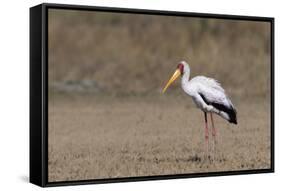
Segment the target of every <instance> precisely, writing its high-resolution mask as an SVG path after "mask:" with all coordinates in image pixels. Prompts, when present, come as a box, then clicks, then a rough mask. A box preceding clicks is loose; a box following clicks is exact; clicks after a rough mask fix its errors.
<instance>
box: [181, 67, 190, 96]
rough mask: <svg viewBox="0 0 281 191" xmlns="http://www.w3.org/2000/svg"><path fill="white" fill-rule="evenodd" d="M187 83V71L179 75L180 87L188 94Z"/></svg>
mask: <svg viewBox="0 0 281 191" xmlns="http://www.w3.org/2000/svg"><path fill="white" fill-rule="evenodd" d="M188 84H189V72H185V73H184V74H183V75H182V77H181V87H182V89H183V90H184V91H185V92H186V93H187V94H189V91H188Z"/></svg>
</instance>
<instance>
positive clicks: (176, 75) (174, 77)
mask: <svg viewBox="0 0 281 191" xmlns="http://www.w3.org/2000/svg"><path fill="white" fill-rule="evenodd" d="M180 75H181V71H180V69H176V71H175V72H174V74H173V75H172V77H171V78H170V79H169V81H168V82H167V84H166V86H165V87H164V88H163V90H162V93H165V91H166V90H167V89H168V87H169V86H170V85H171V84H172V83H173V82H174V81H175V80H176V79H177V78H178V77H179V76H180Z"/></svg>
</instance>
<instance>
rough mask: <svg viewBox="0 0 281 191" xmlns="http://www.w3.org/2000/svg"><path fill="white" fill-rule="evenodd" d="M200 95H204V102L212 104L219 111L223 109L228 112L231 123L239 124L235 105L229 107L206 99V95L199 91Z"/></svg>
mask: <svg viewBox="0 0 281 191" xmlns="http://www.w3.org/2000/svg"><path fill="white" fill-rule="evenodd" d="M199 95H200V96H201V97H202V99H203V100H204V102H205V103H206V104H207V105H212V106H213V107H214V108H216V109H218V110H219V111H223V112H225V113H227V114H228V116H229V120H228V121H229V122H230V123H234V124H237V117H236V110H235V108H234V107H232V106H230V107H228V106H225V105H223V104H220V103H215V102H210V101H208V100H207V99H206V97H205V96H204V95H203V94H202V93H199Z"/></svg>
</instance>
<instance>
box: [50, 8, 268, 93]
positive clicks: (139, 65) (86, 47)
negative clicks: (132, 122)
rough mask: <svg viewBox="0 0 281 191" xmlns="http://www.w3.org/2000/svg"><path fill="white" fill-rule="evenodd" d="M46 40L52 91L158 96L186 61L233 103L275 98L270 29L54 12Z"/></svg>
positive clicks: (235, 23) (246, 24)
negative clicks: (218, 84) (234, 100)
mask: <svg viewBox="0 0 281 191" xmlns="http://www.w3.org/2000/svg"><path fill="white" fill-rule="evenodd" d="M48 39H49V90H50V92H65V93H75V92H77V93H92V94H97V95H99V94H101V95H106V94H109V95H150V94H151V95H152V94H155V95H156V94H159V92H160V90H161V88H163V86H164V84H165V83H166V81H167V80H168V78H169V77H170V75H171V74H172V73H173V72H174V70H175V68H176V66H177V64H178V62H179V61H181V60H186V61H187V62H188V63H189V65H190V67H191V78H192V77H194V76H197V75H205V76H208V77H212V78H215V79H217V80H218V81H219V82H221V84H222V86H223V87H224V88H225V89H226V90H227V92H228V93H229V94H231V95H232V96H238V97H240V96H242V97H252V96H260V97H265V96H269V92H270V24H269V23H268V22H255V21H238V20H223V19H206V18H189V17H175V16H159V15H149V16H148V15H141V14H125V13H123V14H120V13H105V12H88V11H75V10H56V9H50V10H49V38H48ZM179 81H180V80H178V83H179ZM171 89H173V91H169V94H177V93H179V92H181V88H179V86H177V85H174V86H172V87H171Z"/></svg>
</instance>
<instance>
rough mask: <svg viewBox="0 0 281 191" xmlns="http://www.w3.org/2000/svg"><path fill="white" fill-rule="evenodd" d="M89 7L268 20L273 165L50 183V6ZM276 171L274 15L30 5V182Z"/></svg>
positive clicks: (59, 6) (73, 7)
mask: <svg viewBox="0 0 281 191" xmlns="http://www.w3.org/2000/svg"><path fill="white" fill-rule="evenodd" d="M52 8H55V9H68V10H82V11H83V10H87V11H101V12H115V13H134V14H148V15H151V14H152V15H169V16H183V17H200V18H217V19H230V20H246V21H264V22H269V23H270V26H271V50H270V52H271V66H270V67H271V68H270V72H271V78H270V82H271V167H270V168H269V169H261V170H243V171H228V172H226V171H223V172H210V173H193V174H174V175H161V176H143V177H128V178H112V179H97V180H79V181H61V182H48V166H47V165H48V130H47V129H48V9H52ZM271 172H274V18H271V17H256V16H240V15H222V14H206V13H188V12H175V11H159V10H143V9H127V8H113V7H95V6H84V5H83V6H81V5H64V4H45V3H44V4H40V5H37V6H34V7H31V8H30V182H31V183H33V184H36V185H38V186H42V187H50V186H64V185H82V184H96V183H113V182H129V181H130V182H131V181H146V180H159V179H176V178H194V177H206V176H226V175H240V174H254V173H271Z"/></svg>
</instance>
